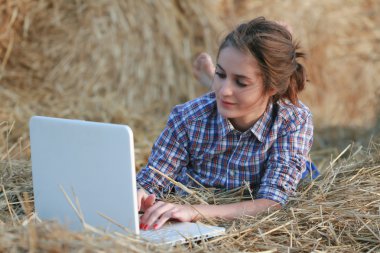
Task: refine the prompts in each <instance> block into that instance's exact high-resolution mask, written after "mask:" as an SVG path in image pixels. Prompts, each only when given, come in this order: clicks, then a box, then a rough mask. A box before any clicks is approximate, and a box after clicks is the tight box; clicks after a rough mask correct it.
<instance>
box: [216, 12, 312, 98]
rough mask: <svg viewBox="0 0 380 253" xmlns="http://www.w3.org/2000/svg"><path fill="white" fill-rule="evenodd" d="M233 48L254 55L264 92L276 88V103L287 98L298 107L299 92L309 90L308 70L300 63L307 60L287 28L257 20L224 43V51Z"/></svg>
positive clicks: (244, 25)
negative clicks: (307, 84) (306, 87)
mask: <svg viewBox="0 0 380 253" xmlns="http://www.w3.org/2000/svg"><path fill="white" fill-rule="evenodd" d="M229 46H232V47H234V48H236V49H238V50H241V51H243V52H250V53H251V54H252V55H253V56H254V57H255V59H256V60H257V61H258V64H259V67H260V70H261V73H262V77H263V83H264V91H265V92H268V91H269V90H270V89H275V90H276V94H275V95H273V100H274V101H277V100H279V99H284V98H287V99H289V100H290V102H291V103H293V104H295V105H298V104H299V103H298V95H297V94H298V93H299V92H300V91H302V90H303V89H304V87H305V82H306V71H305V68H304V67H303V66H302V64H300V63H299V62H298V61H297V58H299V57H302V58H304V57H305V54H304V53H302V52H299V51H298V50H299V44H298V43H294V42H293V40H292V34H291V33H290V31H289V30H287V28H286V27H285V26H283V25H281V24H279V23H277V22H274V21H269V20H266V19H265V18H264V17H259V18H255V19H253V20H251V21H249V22H248V23H243V24H241V25H239V26H238V27H237V28H236V29H235V30H233V31H232V32H231V33H229V34H228V35H227V36H226V37H225V38H224V40H223V41H222V43H221V45H220V47H219V52H218V57H219V53H220V51H221V50H222V49H223V48H226V47H229Z"/></svg>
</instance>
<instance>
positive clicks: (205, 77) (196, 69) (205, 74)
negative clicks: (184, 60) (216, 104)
mask: <svg viewBox="0 0 380 253" xmlns="http://www.w3.org/2000/svg"><path fill="white" fill-rule="evenodd" d="M214 73H215V66H214V63H213V62H212V59H211V56H210V55H209V54H207V53H201V54H199V55H198V56H197V58H196V59H195V61H194V63H193V74H194V76H195V78H196V79H197V80H198V81H199V82H200V83H201V84H202V85H203V86H206V87H211V83H212V79H213V77H214Z"/></svg>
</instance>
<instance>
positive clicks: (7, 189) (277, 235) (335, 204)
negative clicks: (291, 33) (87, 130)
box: [0, 142, 380, 252]
mask: <svg viewBox="0 0 380 253" xmlns="http://www.w3.org/2000/svg"><path fill="white" fill-rule="evenodd" d="M379 147H380V146H379V144H378V143H375V142H373V143H372V144H371V147H369V148H368V149H364V148H358V147H357V146H355V147H348V148H347V149H346V150H345V151H344V152H342V153H341V155H340V156H338V157H336V158H334V159H333V160H331V161H330V163H329V164H327V165H326V167H323V168H322V175H321V177H320V178H319V179H318V180H316V181H313V182H311V183H310V182H303V183H302V184H301V186H300V188H299V190H298V192H297V193H296V195H295V196H293V197H292V198H291V200H290V202H289V204H288V205H287V206H286V207H285V208H284V209H282V210H278V211H275V212H273V213H269V214H262V215H260V216H258V217H248V216H247V217H242V218H240V219H237V220H235V221H224V220H214V221H209V222H213V223H216V224H218V225H222V226H225V227H226V228H227V234H226V235H225V236H222V237H216V238H213V239H210V240H209V241H208V242H200V243H198V244H190V245H182V246H178V247H174V248H167V247H163V246H155V245H151V244H149V243H148V242H144V241H142V240H140V239H138V238H134V237H126V236H123V235H121V234H117V233H108V234H107V233H103V232H101V231H98V230H95V232H94V230H93V229H91V228H88V229H87V230H86V231H84V232H80V233H79V232H76V233H74V232H70V231H69V230H67V229H65V228H63V227H61V226H59V225H58V224H56V223H51V222H46V221H45V222H39V221H38V220H36V219H35V217H34V215H33V212H32V208H31V207H32V202H31V201H32V200H33V194H32V186H31V168H30V164H29V162H20V161H11V162H4V163H1V171H0V175H2V177H1V185H2V186H3V187H2V190H1V191H0V224H1V225H0V234H1V237H0V251H7V252H8V251H38V252H46V251H50V250H52V249H57V250H58V251H61V250H62V251H66V250H67V251H77V250H91V251H98V250H99V251H128V252H129V251H132V252H144V251H146V250H150V251H156V252H164V251H168V250H169V251H171V252H186V251H188V250H191V251H194V252H198V251H202V252H210V251H215V250H218V251H220V252H241V251H251V252H252V251H253V252H262V251H265V250H268V251H269V252H278V251H280V252H288V251H292V252H311V251H315V252H317V251H328V252H363V251H366V252H371V251H372V252H377V251H379V250H380V246H379V245H380V233H379V226H380V200H379V199H380V198H379V197H380V194H379V192H380V184H379V183H378V182H379V181H380V170H379V169H380V151H379ZM343 157H345V158H343ZM244 190H245V189H244V188H242V189H238V190H235V191H230V192H215V191H214V190H213V189H198V190H196V195H192V196H188V197H187V198H178V197H177V196H172V195H170V196H167V200H168V201H171V202H175V203H200V202H201V201H200V200H199V197H201V198H202V201H207V202H208V203H210V204H226V203H232V202H236V201H241V200H242V199H243V198H244V199H247V198H249V196H248V197H247V196H246V195H243V192H244ZM25 193H27V194H25ZM205 222H208V221H205Z"/></svg>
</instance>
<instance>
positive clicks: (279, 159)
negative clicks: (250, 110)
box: [257, 113, 313, 205]
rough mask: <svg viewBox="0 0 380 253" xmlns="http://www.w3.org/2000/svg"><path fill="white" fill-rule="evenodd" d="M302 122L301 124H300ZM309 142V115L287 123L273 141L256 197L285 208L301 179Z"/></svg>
mask: <svg viewBox="0 0 380 253" xmlns="http://www.w3.org/2000/svg"><path fill="white" fill-rule="evenodd" d="M301 120H302V121H301ZM312 142H313V123H312V116H311V114H310V113H309V114H307V115H305V117H304V118H302V119H299V121H297V122H290V123H289V124H288V125H287V127H286V128H284V129H283V131H281V135H280V136H279V137H278V138H277V139H276V140H275V142H274V144H273V146H272V148H271V149H270V154H269V157H268V160H267V163H266V165H265V167H266V168H265V172H264V175H263V177H262V179H261V184H260V188H259V191H258V193H257V198H265V199H270V200H273V201H275V202H278V203H280V204H281V205H285V204H286V203H287V201H288V197H289V196H290V195H292V194H293V193H294V192H295V190H296V188H297V185H298V183H299V181H300V179H301V176H302V172H303V171H304V169H305V164H306V161H307V159H308V154H309V151H310V149H311V146H312Z"/></svg>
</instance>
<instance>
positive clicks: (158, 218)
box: [140, 201, 198, 230]
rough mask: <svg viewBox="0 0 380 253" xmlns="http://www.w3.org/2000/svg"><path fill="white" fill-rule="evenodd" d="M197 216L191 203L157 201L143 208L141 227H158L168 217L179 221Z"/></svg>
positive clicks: (190, 219)
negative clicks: (180, 203) (179, 203)
mask: <svg viewBox="0 0 380 253" xmlns="http://www.w3.org/2000/svg"><path fill="white" fill-rule="evenodd" d="M197 217H198V212H197V210H195V208H194V207H193V206H191V205H178V204H172V203H166V202H163V201H159V202H157V203H155V204H154V205H153V206H151V207H149V208H148V209H147V210H145V213H144V215H143V216H141V217H140V228H141V229H144V230H146V229H158V228H160V227H161V226H162V225H163V224H165V222H167V221H168V220H169V219H175V220H178V221H181V222H184V221H194V220H196V218H197Z"/></svg>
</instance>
